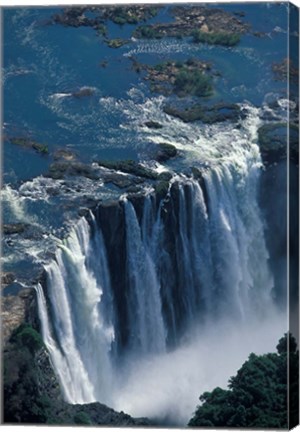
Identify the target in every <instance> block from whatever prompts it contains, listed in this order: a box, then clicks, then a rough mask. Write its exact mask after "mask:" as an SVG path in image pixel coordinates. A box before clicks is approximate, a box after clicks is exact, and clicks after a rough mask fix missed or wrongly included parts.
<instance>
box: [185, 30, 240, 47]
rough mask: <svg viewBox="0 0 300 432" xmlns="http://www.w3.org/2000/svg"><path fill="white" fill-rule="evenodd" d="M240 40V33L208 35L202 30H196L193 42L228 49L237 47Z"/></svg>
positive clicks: (214, 33)
mask: <svg viewBox="0 0 300 432" xmlns="http://www.w3.org/2000/svg"><path fill="white" fill-rule="evenodd" d="M240 40H241V36H240V35H239V34H238V33H225V32H219V33H217V32H213V33H206V32H202V31H200V30H195V31H194V32H193V42H195V43H207V44H209V45H222V46H226V47H233V46H235V45H237V44H238V43H239V42H240Z"/></svg>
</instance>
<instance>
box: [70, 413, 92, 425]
mask: <svg viewBox="0 0 300 432" xmlns="http://www.w3.org/2000/svg"><path fill="white" fill-rule="evenodd" d="M74 423H75V424H79V425H91V424H92V422H91V419H90V417H89V416H88V415H87V414H86V413H85V412H83V411H80V412H79V413H77V414H75V416H74Z"/></svg>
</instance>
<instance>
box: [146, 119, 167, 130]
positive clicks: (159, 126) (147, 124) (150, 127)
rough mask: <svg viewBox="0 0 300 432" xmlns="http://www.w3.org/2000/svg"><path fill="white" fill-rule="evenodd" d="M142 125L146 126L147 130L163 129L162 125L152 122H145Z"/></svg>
mask: <svg viewBox="0 0 300 432" xmlns="http://www.w3.org/2000/svg"><path fill="white" fill-rule="evenodd" d="M144 125H145V126H147V127H148V128H149V129H162V127H163V126H162V124H160V123H158V122H156V121H153V120H150V121H146V122H145V123H144Z"/></svg>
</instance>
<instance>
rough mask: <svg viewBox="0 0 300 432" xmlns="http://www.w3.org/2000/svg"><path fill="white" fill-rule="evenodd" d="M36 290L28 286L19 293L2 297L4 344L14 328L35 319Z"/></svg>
mask: <svg viewBox="0 0 300 432" xmlns="http://www.w3.org/2000/svg"><path fill="white" fill-rule="evenodd" d="M34 304H35V290H34V289H33V288H26V289H23V290H21V291H20V292H19V293H18V295H6V296H2V298H1V305H2V313H1V316H2V337H3V344H4V345H5V343H6V342H7V341H8V339H9V338H10V336H11V334H12V332H13V330H14V329H15V328H17V327H18V326H19V325H20V324H22V322H24V321H26V320H27V321H31V322H32V321H34V320H35V319H37V315H36V316H34V313H33V308H34V307H35V305H34Z"/></svg>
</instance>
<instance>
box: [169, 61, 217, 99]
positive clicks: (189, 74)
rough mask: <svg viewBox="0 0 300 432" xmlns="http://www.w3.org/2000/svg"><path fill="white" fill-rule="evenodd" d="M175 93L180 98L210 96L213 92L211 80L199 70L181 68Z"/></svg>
mask: <svg viewBox="0 0 300 432" xmlns="http://www.w3.org/2000/svg"><path fill="white" fill-rule="evenodd" d="M174 92H175V93H176V94H177V95H178V96H187V95H190V96H200V97H201V96H210V95H211V94H212V92H213V86H212V82H211V78H210V77H209V76H207V75H205V74H204V73H203V72H201V71H199V70H197V69H195V70H190V69H188V68H185V67H183V68H180V70H179V72H178V73H177V75H176V77H175V82H174Z"/></svg>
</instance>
